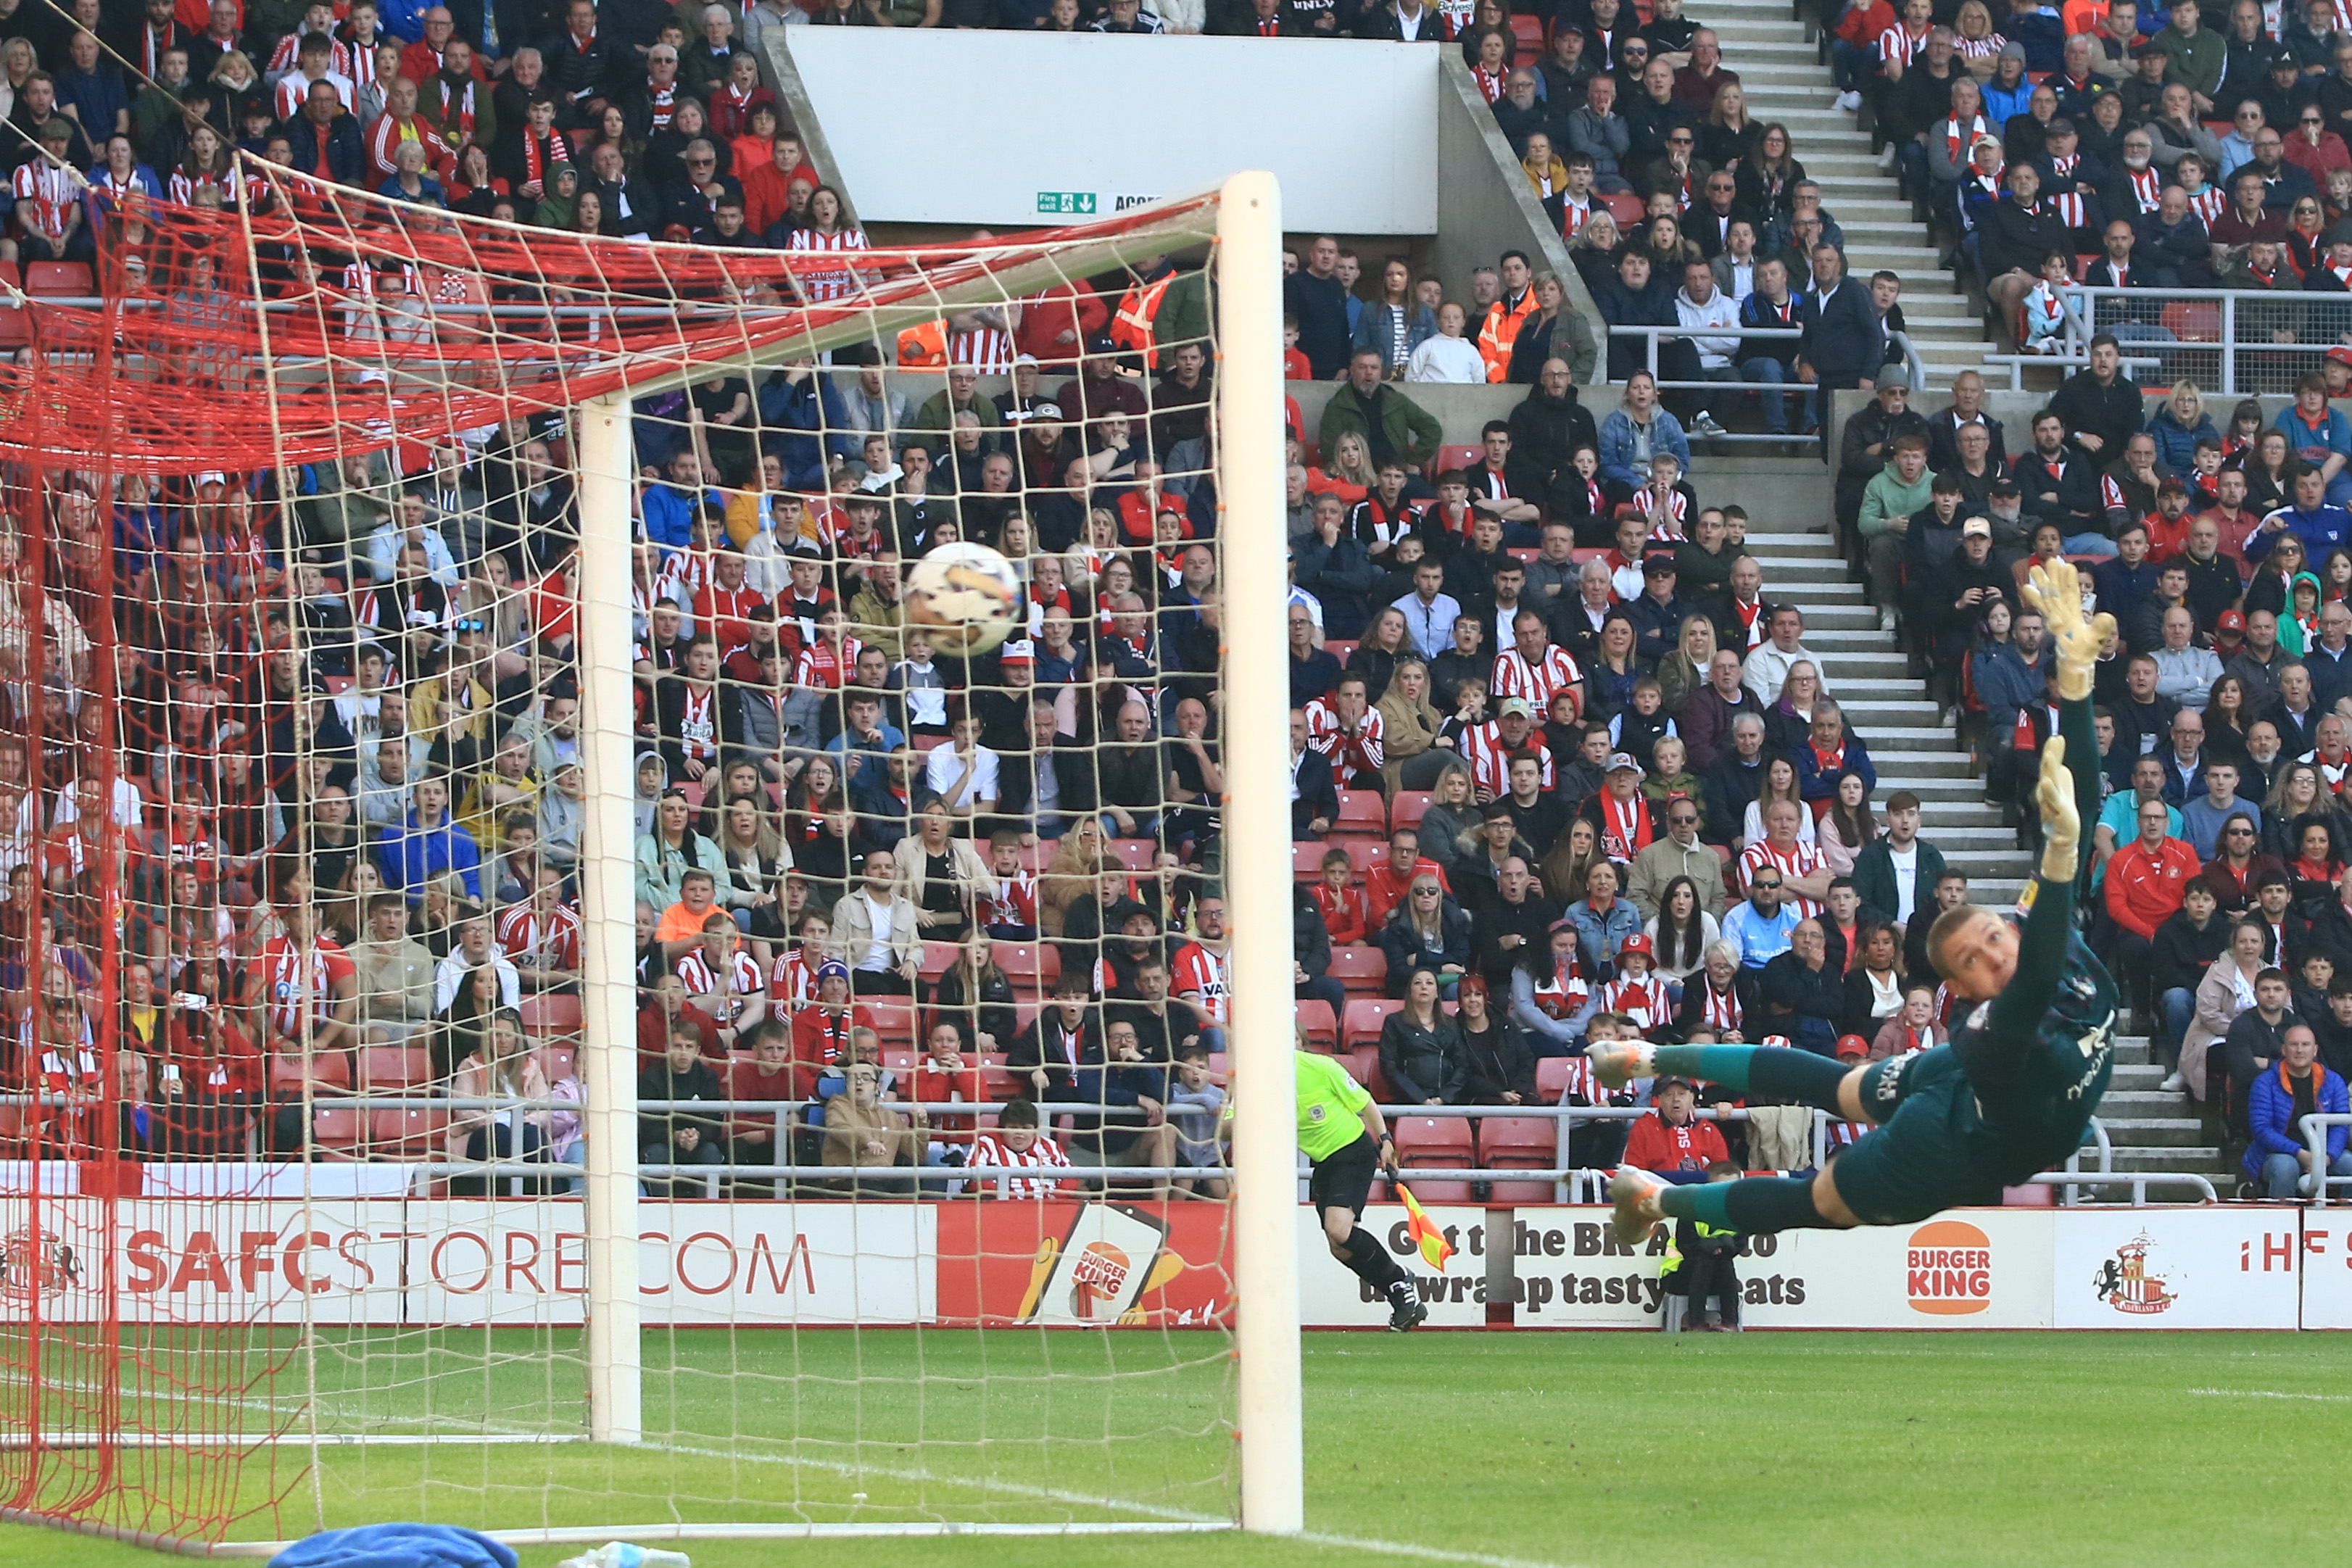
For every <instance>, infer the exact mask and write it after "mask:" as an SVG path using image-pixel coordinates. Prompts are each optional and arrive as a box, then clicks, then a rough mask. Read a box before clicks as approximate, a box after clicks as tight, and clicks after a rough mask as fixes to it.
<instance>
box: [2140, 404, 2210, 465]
mask: <svg viewBox="0 0 2352 1568" xmlns="http://www.w3.org/2000/svg"><path fill="white" fill-rule="evenodd" d="M2147 433H2148V434H2149V435H2151V436H2153V437H2155V439H2156V460H2157V461H2158V463H2168V464H2170V465H2172V469H2173V472H2175V473H2177V474H2187V473H2189V471H2190V470H2191V469H2192V468H2194V467H2195V466H2196V464H2197V444H2198V443H2199V442H2200V441H2212V442H2215V443H2219V442H2220V441H2221V432H2220V431H2219V430H2216V429H2215V428H2214V427H2213V416H2212V415H2211V414H2210V413H2206V412H2205V399H2204V396H2203V394H2202V393H2200V392H2199V391H2198V390H2197V383H2196V382H2192V381H2177V382H2173V383H2172V395H2171V396H2170V397H2168V398H2167V399H2165V400H2164V403H2163V406H2161V407H2160V408H2158V410H2157V411H2156V412H2155V413H2152V414H2149V415H2148V416H2147Z"/></svg>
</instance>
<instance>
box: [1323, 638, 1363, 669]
mask: <svg viewBox="0 0 2352 1568" xmlns="http://www.w3.org/2000/svg"><path fill="white" fill-rule="evenodd" d="M1323 651H1324V652H1325V653H1328V654H1330V655H1331V656H1332V657H1333V658H1335V659H1337V660H1339V667H1340V668H1341V669H1345V668H1347V665H1348V655H1349V654H1350V653H1354V652H1355V651H1356V640H1355V639H1354V638H1353V637H1334V638H1332V639H1331V640H1330V641H1329V642H1328V643H1324V644H1323Z"/></svg>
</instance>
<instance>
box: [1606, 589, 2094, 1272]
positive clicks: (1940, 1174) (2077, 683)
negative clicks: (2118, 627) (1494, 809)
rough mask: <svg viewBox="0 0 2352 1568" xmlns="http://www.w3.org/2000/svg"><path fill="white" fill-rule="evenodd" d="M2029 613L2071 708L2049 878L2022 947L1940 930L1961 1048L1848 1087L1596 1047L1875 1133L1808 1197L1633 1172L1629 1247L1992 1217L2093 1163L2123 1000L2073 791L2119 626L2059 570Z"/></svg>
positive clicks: (1619, 1222)
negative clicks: (2019, 1197) (1981, 1214)
mask: <svg viewBox="0 0 2352 1568" xmlns="http://www.w3.org/2000/svg"><path fill="white" fill-rule="evenodd" d="M2025 595H2026V598H2027V599H2028V600H2029V601H2032V604H2033V605H2034V606H2035V608H2037V609H2039V610H2040V611H2041V612H2042V617H2043V619H2044V621H2045V622H2047V623H2048V627H2049V632H2050V640H2051V643H2052V645H2053V649H2054V650H2055V653H2056V655H2057V659H2058V693H2059V696H2060V699H2061V700H2060V705H2059V715H2060V725H2059V728H2060V734H2059V735H2058V736H2055V737H2052V739H2051V740H2050V741H2049V743H2048V744H2047V745H2045V746H2044V747H2042V775H2041V779H2040V782H2039V786H2038V789H2037V791H2036V793H2037V796H2038V799H2039V800H2040V804H2041V808H2042V830H2043V847H2042V864H2041V867H2040V870H2039V873H2038V874H2037V875H2036V876H2035V877H2034V879H2033V883H2032V886H2031V887H2029V888H2028V889H2027V891H2026V894H2025V898H2024V900H2023V901H2022V902H2023V903H2024V904H2025V906H2026V909H2027V911H2028V913H2027V914H2026V916H2025V918H2024V921H2023V923H2022V928H2021V927H2020V926H2019V925H2017V924H2014V923H2012V921H2011V919H2009V918H2007V917H2005V916H2003V915H1999V914H1996V913H1995V912H1993V911H1992V910H1990V909H1981V908H1979V907H1977V906H1975V905H1973V904H1962V905H1960V906H1959V907H1958V908H1957V909H1951V910H1948V911H1946V912H1945V913H1944V914H1942V915H1938V916H1937V918H1936V924H1935V925H1933V926H1932V927H1930V928H1929V931H1928V935H1927V953H1928V956H1929V957H1930V958H1931V959H1932V960H1933V962H1934V963H1935V966H1936V968H1937V972H1938V973H1939V974H1941V975H1942V976H1943V977H1944V980H1945V983H1946V984H1947V985H1948V986H1949V987H1950V988H1951V991H1952V994H1953V995H1954V996H1955V997H1957V998H1960V999H1961V1001H1962V1002H1964V1003H1967V1004H1970V1006H1969V1011H1968V1012H1967V1014H1966V1015H1965V1017H1964V1018H1963V1019H1961V1020H1960V1021H1959V1022H1958V1023H1957V1025H1956V1026H1955V1028H1954V1030H1953V1031H1952V1040H1951V1043H1950V1044H1948V1045H1946V1046H1939V1047H1937V1049H1936V1050H1933V1051H1923V1052H1920V1053H1918V1054H1916V1055H1914V1056H1908V1057H1905V1058H1902V1059H1900V1060H1895V1059H1889V1060H1887V1061H1873V1062H1869V1063H1866V1064H1865V1065H1864V1066H1860V1067H1855V1068H1852V1069H1848V1068H1846V1067H1844V1066H1843V1065H1841V1064H1840V1063H1838V1062H1834V1061H1827V1060H1825V1059H1823V1058H1822V1057H1819V1056H1815V1055H1814V1054H1812V1053H1811V1051H1793V1050H1790V1049H1787V1048H1785V1047H1757V1046H1747V1045H1669V1046H1651V1045H1648V1044H1644V1043H1641V1042H1638V1041H1632V1042H1623V1043H1618V1044H1612V1045H1606V1046H1595V1047H1593V1048H1592V1063H1593V1071H1594V1073H1595V1074H1596V1075H1597V1076H1598V1077H1599V1079H1600V1080H1601V1082H1602V1083H1604V1084H1607V1085H1609V1086H1610V1087H1612V1088H1617V1087H1621V1086H1622V1085H1623V1084H1624V1083H1625V1082H1627V1081H1628V1080H1631V1079H1634V1078H1641V1077H1646V1076H1651V1075H1654V1074H1657V1073H1678V1074H1681V1075H1684V1076H1686V1077H1691V1078H1703V1079H1706V1080H1709V1081H1711V1082H1716V1083H1719V1084H1722V1085H1723V1086H1724V1087H1725V1088H1727V1089H1730V1090H1732V1091H1735V1092H1750V1091H1752V1092H1756V1093H1759V1094H1764V1095H1769V1096H1772V1097H1774V1098H1778V1099H1788V1100H1798V1101H1801V1102H1803V1103H1806V1104H1810V1105H1819V1106H1822V1107H1823V1108H1825V1109H1827V1110H1829V1111H1832V1112H1833V1113H1835V1114H1837V1115H1838V1116H1840V1117H1843V1118H1844V1119H1846V1120H1848V1121H1856V1122H1869V1123H1872V1124H1874V1125H1873V1127H1872V1129H1871V1131H1870V1132H1868V1133H1866V1134H1864V1135H1863V1137H1862V1139H1861V1140H1860V1141H1859V1142H1857V1143H1856V1144H1854V1145H1853V1147H1851V1148H1849V1149H1847V1150H1846V1151H1845V1152H1844V1153H1843V1154H1842V1155H1839V1156H1838V1157H1837V1158H1836V1159H1835V1160H1834V1161H1832V1163H1831V1164H1830V1165H1829V1166H1826V1167H1825V1168H1824V1169H1822V1171H1820V1172H1819V1173H1817V1174H1816V1175H1815V1176H1813V1177H1811V1179H1810V1180H1807V1179H1804V1178H1801V1177H1792V1176H1751V1177H1747V1178H1744V1179H1742V1180H1739V1181H1735V1182H1719V1183H1716V1184H1713V1185H1709V1186H1668V1185H1666V1184H1665V1183H1664V1182H1661V1181H1660V1180H1658V1178H1657V1177H1655V1176H1652V1175H1650V1174H1649V1173H1648V1172H1647V1171H1642V1170H1636V1169H1634V1168H1633V1167H1632V1166H1621V1167H1619V1169H1618V1171H1617V1174H1616V1176H1615V1177H1614V1179H1613V1180H1612V1182H1611V1184H1610V1195H1611V1197H1613V1198H1614V1199H1615V1201H1616V1207H1617V1213H1616V1218H1615V1224H1616V1229H1617V1233H1618V1235H1619V1236H1620V1237H1621V1238H1622V1239H1624V1240H1626V1241H1628V1242H1632V1241H1636V1240H1639V1239H1642V1238H1643V1237H1644V1236H1646V1235H1648V1234H1649V1233H1650V1231H1651V1229H1652V1228H1654V1227H1655V1226H1656V1225H1658V1224H1659V1223H1660V1222H1661V1221H1663V1220H1666V1219H1682V1218H1689V1219H1696V1220H1697V1221H1699V1222H1700V1223H1702V1224H1706V1225H1713V1226H1721V1227H1727V1228H1731V1229H1735V1230H1743V1231H1751V1232H1752V1231H1765V1230H1795V1229H1803V1228H1822V1227H1830V1228H1845V1227H1849V1226H1855V1225H1904V1224H1908V1223H1910V1222H1912V1221H1915V1220H1920V1219H1925V1218H1927V1217H1928V1216H1929V1215H1931V1214H1934V1213H1936V1212H1937V1211H1938V1210H1940V1209H1946V1208H1950V1207H1956V1206H1958V1205H1963V1204H1983V1205H1990V1204H1998V1203H1999V1202H2000V1194H2001V1188H2003V1187H2004V1186H2013V1185H2015V1184H2016V1183H2018V1182H2021V1181H2023V1180H2024V1179H2025V1178H2026V1177H2028V1176H2032V1175H2033V1174H2034V1173H2035V1172H2037V1171H2042V1170H2047V1169H2049V1168H2050V1167H2051V1166H2053V1165H2056V1164H2058V1163H2059V1162H2061V1161H2063V1160H2064V1159H2065V1158H2066V1157H2067V1156H2068V1155H2071V1154H2073V1153H2074V1150H2075V1149H2076V1148H2077V1147H2078V1146H2079V1145H2081V1143H2082V1138H2083V1131H2084V1128H2085V1127H2086V1126H2088V1125H2089V1124H2090V1120H2091V1116H2092V1114H2093V1113H2095V1112H2096V1111H2097V1109H2098V1106H2099V1097H2100V1096H2101V1095H2102V1094H2104V1093H2105V1092H2106V1088H2107V1077H2108V1073H2109V1071H2110V1070H2111V1068H2112V1066H2113V1057H2114V1053H2115V1024H2116V988H2115V982H2114V981H2113V980H2112V979H2111V978H2109V977H2108V975H2107V971H2106V969H2105V967H2104V966H2103V965H2101V964H2100V962H2099V960H2098V959H2097V958H2096V957H2095V956H2093V955H2092V953H2091V950H2090V949H2089V947H2087V946H2084V943H2083V940H2082V938H2080V937H2079V936H2076V935H2075V934H2074V921H2073V914H2074V883H2075V873H2076V871H2077V869H2078V868H2077V864H2076V848H2077V845H2078V842H2079V841H2080V839H2081V837H2082V831H2083V821H2084V819H2085V818H2086V817H2089V816H2092V815H2095V813H2096V811H2097V810H2098V800H2099V797H2098V780H2097V776H2096V774H2095V772H2094V770H2093V768H2092V767H2091V766H2085V767H2084V768H2083V769H2082V771H2081V774H2080V776H2079V779H2078V778H2077V776H2076V775H2074V774H2073V773H2070V772H2069V770H2068V768H2067V767H2066V758H2067V756H2068V755H2069V754H2070V753H2071V754H2072V755H2074V756H2076V757H2079V758H2084V759H2086V761H2087V760H2088V759H2093V758H2096V757H2097V755H2098V746H2097V742H2096V739H2095V737H2094V736H2093V734H2092V730H2091V701H2090V698H2091V677H2092V672H2093V667H2094V664H2095V661H2096V660H2097V658H2098V653H2099V645H2100V643H2102V642H2103V641H2105V638H2106V636H2107V635H2108V634H2109V633H2110V632H2112V631H2113V630H2114V619H2113V617H2111V616H2106V615H2101V616H2099V617H2097V618H2096V619H2095V620H2092V619H2090V618H2087V617H2085V616H2084V613H2083V601H2082V596H2081V592H2080V591H2079V587H2078V584H2077V581H2076V578H2075V573H2074V567H2073V566H2072V565H2071V564H2070V563H2068V562H2066V561H2064V560H2063V559H2062V560H2056V561H2051V562H2047V563H2044V564H2042V565H2037V566H2035V567H2034V568H2033V569H2032V580H2031V581H2030V582H2029V583H2028V584H2027V586H2026V589H2025Z"/></svg>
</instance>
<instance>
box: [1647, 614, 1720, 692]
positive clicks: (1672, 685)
mask: <svg viewBox="0 0 2352 1568" xmlns="http://www.w3.org/2000/svg"><path fill="white" fill-rule="evenodd" d="M1714 663H1715V622H1713V621H1711V620H1709V619H1708V618H1707V617H1706V616H1704V615H1685V616H1684V617H1683V629H1682V635H1681V636H1680V637H1678V638H1677V639H1675V651H1674V652H1673V653H1668V654H1667V655H1666V656H1665V657H1664V658H1663V659H1660V660H1659V661H1658V695H1659V697H1660V699H1661V701H1660V706H1661V707H1662V708H1663V709H1664V711H1665V712H1666V713H1668V714H1671V713H1673V712H1674V711H1675V709H1676V708H1678V707H1680V706H1682V701H1683V698H1685V697H1686V696H1688V695H1691V693H1693V692H1695V691H1696V690H1698V689H1699V687H1701V686H1703V685H1706V672H1707V666H1708V665H1710V664H1714Z"/></svg>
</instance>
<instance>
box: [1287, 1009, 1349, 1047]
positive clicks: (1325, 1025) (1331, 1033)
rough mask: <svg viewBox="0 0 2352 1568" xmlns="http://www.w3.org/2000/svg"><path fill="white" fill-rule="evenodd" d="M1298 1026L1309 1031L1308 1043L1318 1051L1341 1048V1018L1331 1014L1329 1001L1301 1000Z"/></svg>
mask: <svg viewBox="0 0 2352 1568" xmlns="http://www.w3.org/2000/svg"><path fill="white" fill-rule="evenodd" d="M1297 1006H1298V1012H1297V1018H1298V1027H1299V1028H1301V1029H1303V1030H1306V1031H1307V1044H1308V1045H1311V1046H1313V1047H1314V1048H1315V1049H1316V1050H1318V1051H1337V1050H1339V1019H1335V1018H1333V1017H1332V1016H1331V1004H1329V1003H1328V1002H1300V1003H1299V1004H1297Z"/></svg>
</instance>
